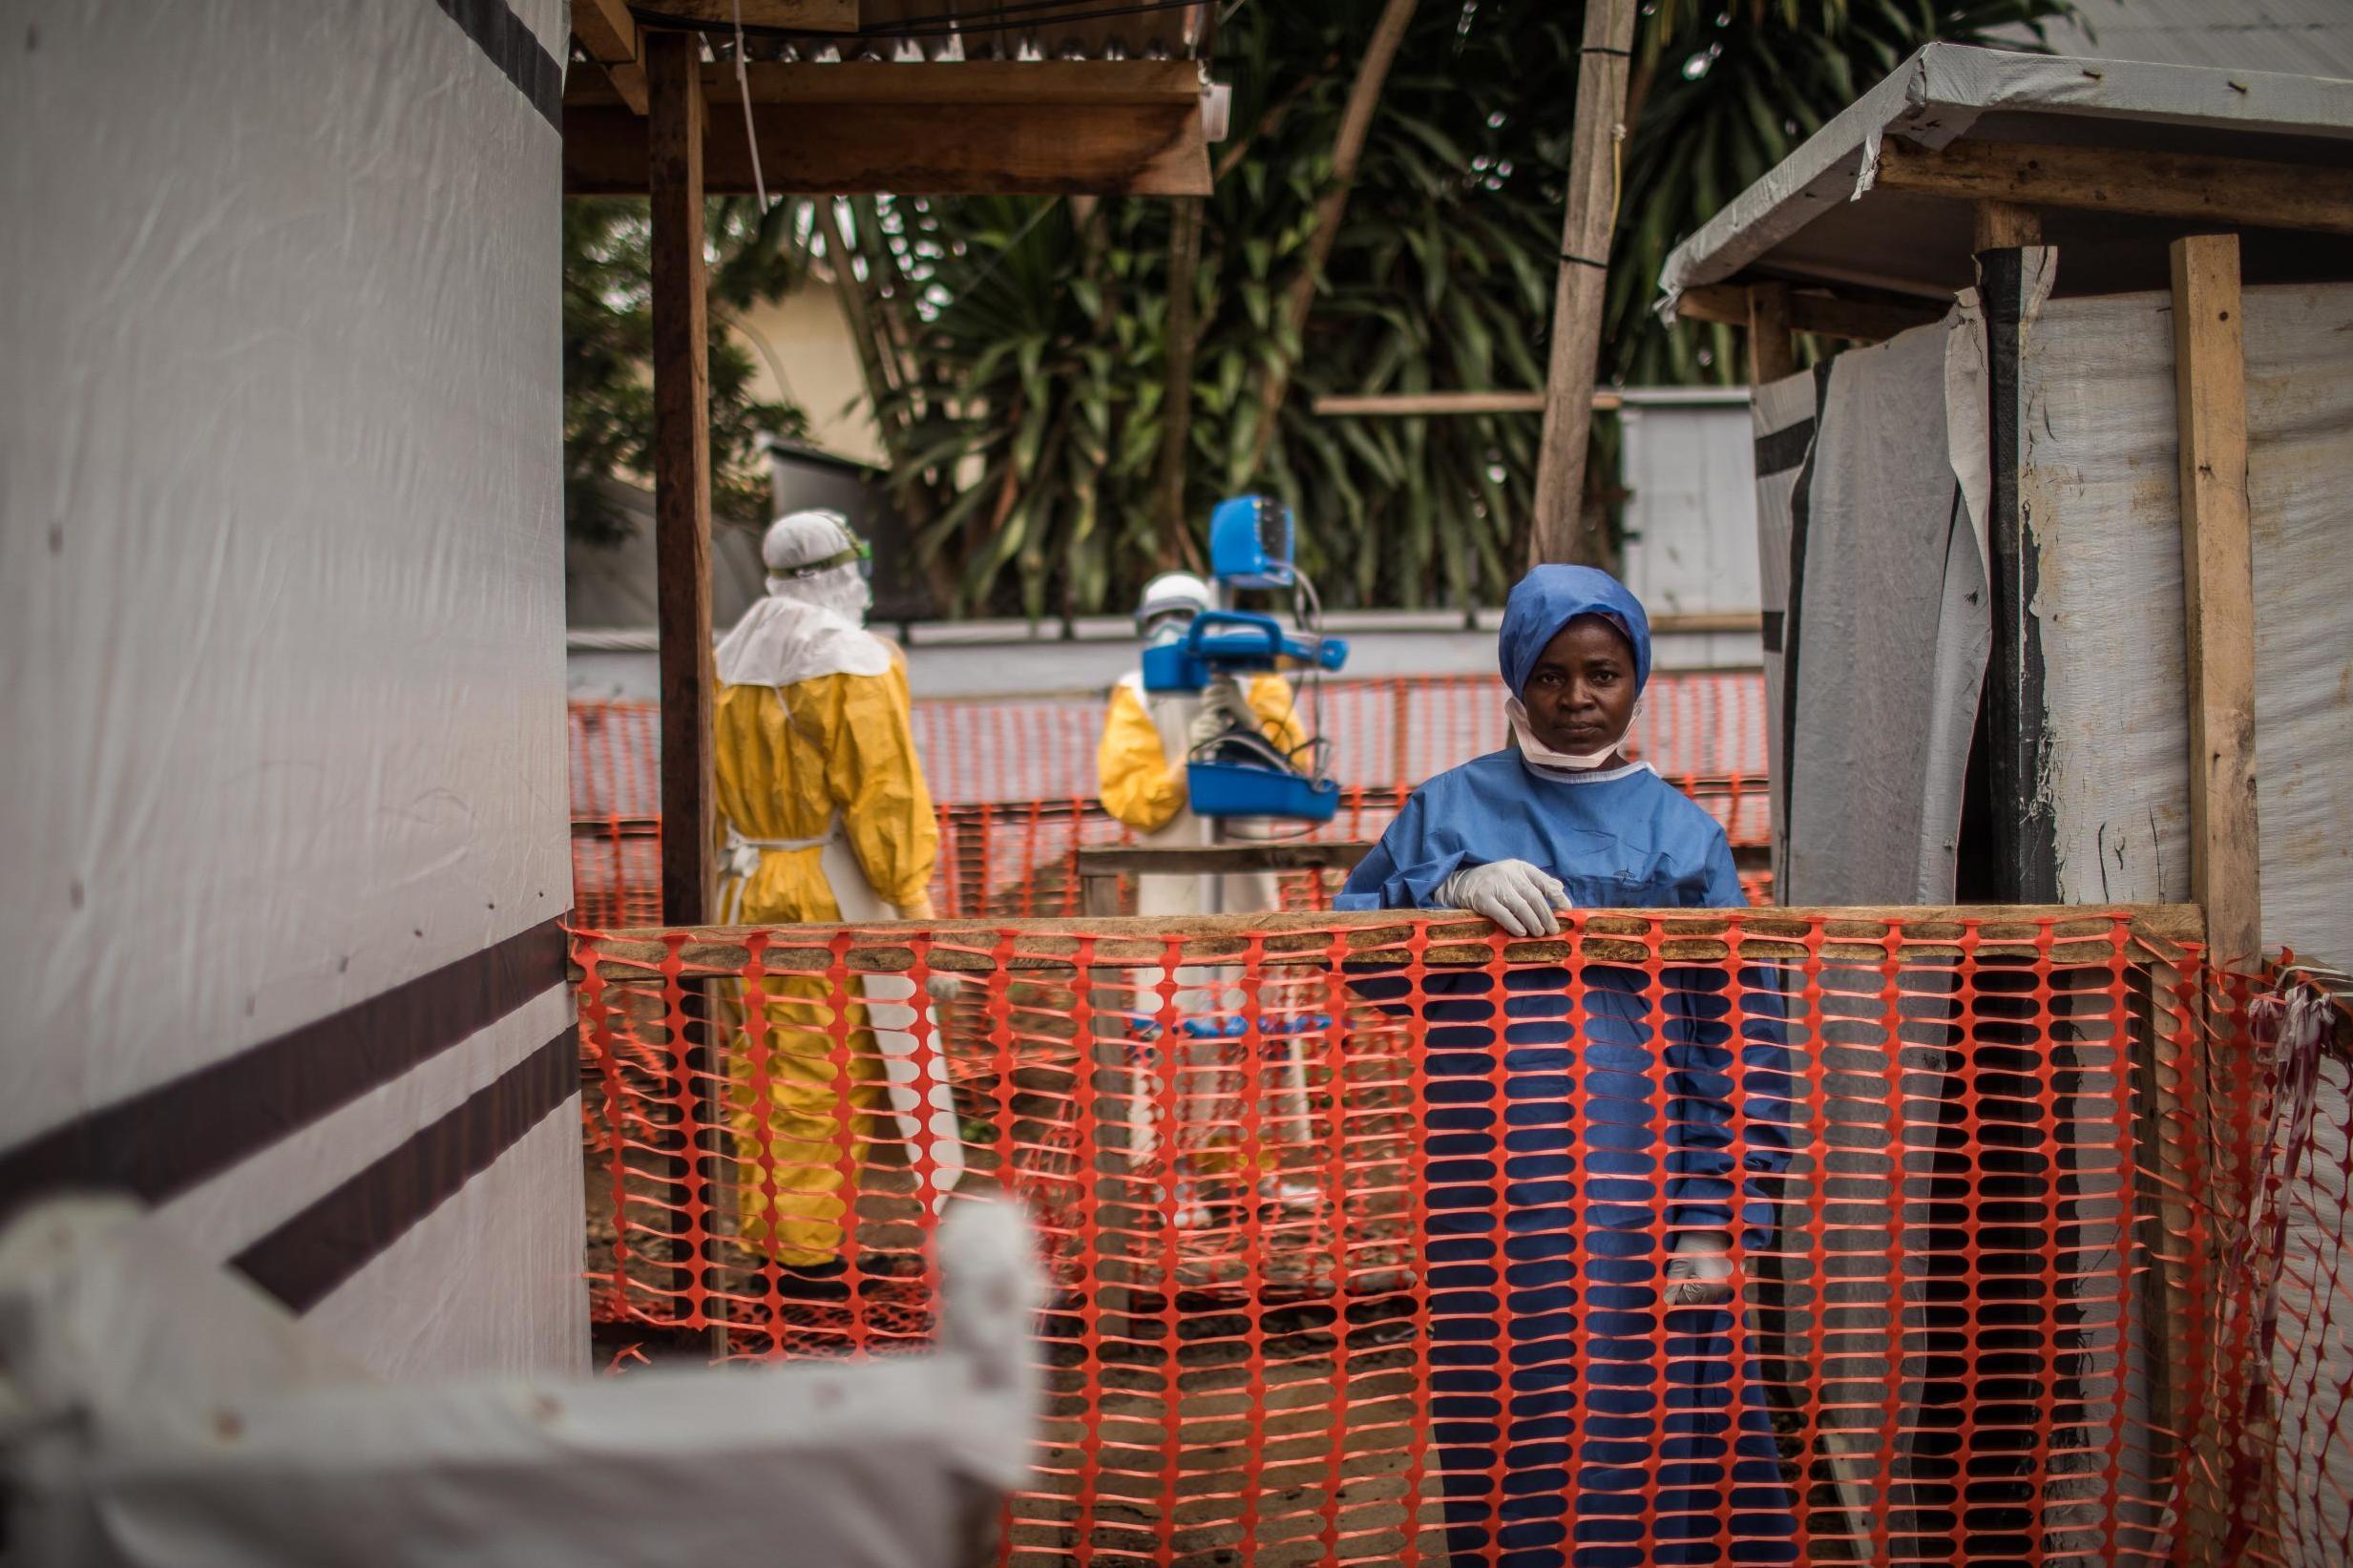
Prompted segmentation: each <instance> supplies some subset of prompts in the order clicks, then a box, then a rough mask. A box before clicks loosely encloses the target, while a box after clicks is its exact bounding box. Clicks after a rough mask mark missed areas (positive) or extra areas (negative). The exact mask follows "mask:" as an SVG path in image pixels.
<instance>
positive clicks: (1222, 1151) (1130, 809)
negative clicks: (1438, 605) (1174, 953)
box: [1095, 674, 1307, 1223]
mask: <svg viewBox="0 0 2353 1568" xmlns="http://www.w3.org/2000/svg"><path fill="white" fill-rule="evenodd" d="M1245 696H1246V699H1247V700H1248V701H1249V703H1250V711H1251V712H1252V713H1253V714H1255V715H1257V717H1258V727H1259V729H1260V731H1261V732H1262V733H1263V734H1264V735H1265V736H1266V738H1267V739H1268V740H1269V741H1270V742H1272V743H1273V744H1274V745H1275V746H1276V747H1277V748H1279V749H1280V750H1281V751H1282V752H1283V754H1284V755H1285V756H1287V757H1288V756H1293V755H1295V754H1296V753H1297V751H1298V749H1299V748H1300V747H1301V746H1303V745H1305V744H1306V742H1307V731H1306V729H1305V727H1304V726H1303V725H1302V724H1301V723H1300V721H1299V715H1298V711H1297V707H1296V704H1295V703H1294V701H1293V699H1292V689H1291V683H1290V682H1289V681H1287V680H1285V679H1283V678H1282V677H1281V676H1279V675H1272V674H1269V675H1262V676H1259V677H1258V678H1257V679H1254V680H1252V681H1251V682H1250V688H1249V690H1248V692H1247V693H1246V694H1245ZM1201 707H1202V699H1201V698H1199V697H1198V696H1195V695H1192V694H1188V693H1163V694H1161V695H1158V696H1151V695H1148V694H1146V693H1145V690H1144V681H1143V678H1142V676H1141V675H1138V674H1130V675H1129V676H1128V677H1127V678H1126V679H1123V680H1122V681H1121V682H1120V683H1119V684H1118V685H1116V686H1114V687H1113V688H1112V689H1111V711H1110V712H1109V713H1108V714H1107V715H1106V716H1105V718H1104V720H1103V743H1102V744H1101V745H1100V746H1099V747H1098V748H1097V750H1096V754H1095V770H1096V782H1097V785H1098V787H1099V788H1100V790H1101V791H1102V799H1103V809H1105V810H1106V811H1108V812H1110V813H1111V815H1112V816H1114V817H1116V818H1118V819H1119V820H1120V821H1121V822H1123V823H1124V824H1126V825H1127V826H1129V827H1131V828H1133V829H1135V831H1136V832H1137V833H1138V834H1139V835H1141V836H1142V838H1143V840H1144V842H1145V844H1147V845H1150V846H1153V847H1202V846H1206V845H1208V844H1209V843H1210V842H1212V837H1213V835H1212V834H1211V832H1210V830H1209V828H1210V825H1209V824H1208V823H1207V822H1205V821H1202V820H1200V819H1198V818H1195V817H1194V816H1193V815H1192V813H1191V812H1189V811H1188V810H1187V809H1186V805H1187V802H1186V791H1185V736H1186V734H1187V731H1188V729H1189V728H1190V726H1191V723H1192V720H1193V718H1194V716H1195V715H1197V714H1199V713H1200V711H1201ZM1231 826H1243V825H1239V824H1236V825H1231ZM1238 836H1240V837H1242V838H1245V839H1247V838H1249V837H1250V836H1252V835H1251V834H1250V832H1249V831H1248V829H1247V828H1245V829H1244V831H1242V832H1241V833H1240V834H1239V835H1238ZM1275 893H1276V889H1275V881H1274V878H1273V877H1272V876H1271V875H1268V874H1267V873H1265V872H1243V873H1238V874H1234V875H1228V876H1147V877H1140V878H1138V879H1137V886H1136V912H1137V913H1139V914H1142V915H1147V916H1173V915H1190V914H1205V913H1208V912H1210V911H1211V910H1213V909H1215V910H1222V911H1224V912H1227V913H1231V914H1240V913H1246V912H1250V911H1254V910H1263V909H1273V908H1274V907H1275V903H1276V897H1275ZM1162 978H1163V976H1162V973H1161V972H1160V971H1159V970H1157V969H1143V970H1139V971H1137V972H1136V1001H1135V1007H1136V1011H1137V1012H1138V1014H1141V1015H1144V1016H1146V1017H1151V1016H1155V1015H1157V1014H1159V1013H1160V1011H1161V1010H1162V1008H1163V1007H1164V1006H1173V1007H1174V1008H1175V1009H1176V1011H1177V1012H1178V1013H1180V1014H1187V1015H1192V1014H1229V1013H1232V1012H1234V1011H1237V1010H1239V1009H1240V1008H1241V1007H1242V1006H1243V1005H1244V998H1243V993H1241V992H1240V991H1239V990H1237V989H1235V983H1236V981H1237V980H1238V978H1239V972H1238V971H1236V970H1234V969H1232V968H1231V967H1230V966H1216V965H1208V966H1203V965H1182V966H1180V967H1179V968H1178V969H1177V971H1176V973H1175V975H1174V976H1173V978H1174V980H1175V983H1176V990H1175V992H1174V994H1173V996H1171V997H1167V998H1164V997H1163V995H1162V994H1161V982H1162ZM1227 1049H1228V1045H1227V1042H1225V1041H1223V1040H1209V1041H1197V1042H1193V1043H1191V1044H1189V1045H1184V1046H1180V1047H1178V1049H1177V1053H1176V1056H1175V1057H1174V1058H1173V1060H1172V1069H1173V1070H1174V1071H1175V1072H1176V1073H1177V1076H1178V1095H1177V1098H1178V1101H1179V1108H1178V1117H1177V1119H1178V1122H1179V1131H1178V1133H1177V1142H1178V1144H1179V1146H1180V1150H1181V1153H1182V1156H1183V1159H1182V1160H1181V1166H1182V1175H1181V1179H1180V1180H1181V1184H1183V1185H1185V1186H1186V1187H1187V1191H1188V1192H1189V1190H1190V1183H1191V1182H1192V1181H1194V1180H1195V1179H1196V1178H1205V1179H1210V1180H1215V1179H1218V1178H1230V1177H1233V1176H1234V1175H1236V1174H1237V1173H1238V1172H1239V1171H1240V1169H1241V1161H1240V1158H1239V1152H1238V1150H1236V1149H1235V1148H1234V1147H1233V1145H1234V1144H1235V1143H1236V1142H1238V1141H1239V1139H1240V1137H1241V1133H1240V1121H1239V1113H1238V1109H1237V1105H1238V1101H1236V1100H1235V1099H1234V1098H1233V1096H1232V1095H1231V1094H1221V1093H1217V1092H1215V1091H1214V1090H1213V1089H1212V1088H1211V1087H1210V1086H1212V1085H1216V1084H1220V1083H1226V1082H1229V1081H1231V1082H1238V1081H1239V1080H1240V1079H1241V1077H1242V1076H1243V1075H1242V1074H1241V1073H1240V1072H1238V1071H1234V1070H1232V1069H1231V1065H1230V1064H1229V1063H1228V1062H1227V1061H1226V1052H1227ZM1157 1101H1158V1092H1157V1091H1149V1092H1146V1093H1145V1095H1144V1098H1143V1100H1142V1103H1141V1104H1140V1105H1139V1106H1138V1107H1137V1109H1136V1113H1135V1115H1136V1117H1137V1119H1138V1120H1139V1121H1140V1122H1141V1124H1142V1125H1141V1126H1140V1127H1139V1129H1138V1131H1137V1133H1136V1135H1135V1136H1136V1139H1137V1141H1136V1143H1135V1144H1134V1145H1133V1147H1134V1149H1135V1152H1136V1155H1137V1158H1139V1159H1143V1158H1148V1157H1149V1156H1150V1154H1151V1153H1152V1151H1153V1150H1154V1149H1155V1148H1156V1147H1157V1146H1158V1141H1159V1139H1160V1137H1161V1136H1162V1134H1161V1132H1160V1130H1159V1129H1158V1128H1157V1126H1156V1125H1155V1123H1156V1121H1157V1119H1158V1111H1157ZM1196 1206H1197V1205H1196V1204H1195V1203H1194V1202H1193V1200H1192V1198H1191V1197H1189V1196H1187V1197H1182V1198H1180V1200H1179V1203H1178V1211H1179V1215H1180V1218H1181V1220H1182V1219H1183V1217H1184V1216H1186V1215H1188V1214H1190V1213H1191V1212H1192V1211H1193V1210H1194V1209H1195V1208H1196ZM1184 1223H1191V1222H1190V1221H1189V1220H1186V1221H1184Z"/></svg>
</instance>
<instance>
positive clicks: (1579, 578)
mask: <svg viewBox="0 0 2353 1568" xmlns="http://www.w3.org/2000/svg"><path fill="white" fill-rule="evenodd" d="M1579 616H1601V617H1604V618H1606V619H1607V620H1608V621H1609V622H1610V624H1611V625H1613V626H1615V627H1617V629H1618V630H1619V631H1621V632H1623V633H1625V634H1626V640H1627V641H1628V643H1630V644H1632V646H1633V649H1634V690H1636V691H1637V692H1639V691H1641V690H1642V688H1643V687H1644V686H1646V685H1648V684H1649V681H1650V617H1648V616H1646V615H1644V614H1643V613H1642V600H1640V599H1638V598H1636V597H1635V596H1633V595H1632V594H1631V593H1630V592H1628V589H1627V586H1626V584H1624V583H1622V582H1620V581H1619V580H1618V579H1617V578H1615V577H1613V576H1611V575H1609V574H1608V573H1607V572H1603V571H1598V570H1596V569H1595V568H1593V567H1590V566H1540V567H1537V568H1535V569H1534V570H1533V571H1531V572H1529V573H1528V575H1526V576H1524V577H1522V578H1521V579H1520V581H1519V582H1518V583H1517V584H1515V585H1514V586H1513V588H1512V591H1511V597H1510V598H1508V599H1506V600H1504V602H1503V630H1502V635H1501V636H1499V637H1498V638H1496V657H1497V660H1498V662H1500V663H1501V664H1502V667H1503V684H1504V685H1506V686H1508V687H1510V688H1511V694H1512V695H1513V696H1514V697H1517V696H1519V695H1520V693H1521V690H1522V688H1523V687H1524V686H1526V685H1527V683H1528V677H1529V676H1530V675H1532V674H1533V673H1535V669H1536V660H1537V659H1539V658H1541V657H1542V656H1543V654H1544V644H1546V643H1547V642H1550V641H1551V640H1552V639H1553V638H1556V637H1558V636H1560V633H1561V628H1562V627H1564V626H1565V625H1567V624H1568V623H1569V622H1570V621H1572V620H1575V619H1576V618H1577V617H1579Z"/></svg>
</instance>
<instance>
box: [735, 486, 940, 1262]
mask: <svg viewBox="0 0 2353 1568" xmlns="http://www.w3.org/2000/svg"><path fill="white" fill-rule="evenodd" d="M761 555H762V558H763V559H764V560H765V561H766V563H767V569H768V577H767V586H768V592H767V596H766V597H764V598H762V599H761V600H760V601H759V602H758V603H756V604H754V605H753V606H752V607H751V608H750V609H749V610H748V611H746V613H745V616H744V618H743V619H742V620H741V621H739V622H738V623H737V624H736V626H735V629H734V630H733V631H731V632H729V633H728V634H727V636H726V637H725V639H723V640H722V641H721V643H720V644H719V649H718V655H717V674H718V678H719V692H718V699H717V701H716V702H715V704H714V719H715V728H716V731H717V734H716V737H715V739H716V742H717V743H716V745H715V747H714V762H715V764H716V771H717V774H718V779H717V784H718V791H717V793H718V805H719V816H720V821H721V826H722V828H723V830H724V831H725V835H726V841H727V860H726V873H725V877H724V878H723V880H722V882H721V885H720V899H719V917H720V919H721V920H722V921H723V922H725V923H726V924H729V925H777V924H784V923H788V922H798V921H809V922H821V923H822V922H834V921H840V922H847V923H860V922H867V921H881V920H891V919H909V920H928V919H930V918H932V917H933V909H932V901H931V894H930V892H929V888H930V884H931V879H932V862H933V859H934V857H935V854H936V853H937V850H938V837H939V830H938V826H937V824H936V822H935V819H934V816H933V812H932V796H931V791H930V790H929V789H928V788H927V787H926V786H925V784H924V782H923V772H922V769H921V767H920V766H919V765H918V763H917V759H916V757H915V746H914V732H913V729H912V726H911V724H910V721H909V704H908V693H907V674H906V670H905V668H904V665H903V662H902V659H901V657H900V656H899V654H898V651H897V650H896V649H895V648H893V646H892V645H891V644H889V643H887V642H885V641H883V640H882V639H881V638H877V637H875V636H874V635H873V634H872V633H871V632H869V631H867V630H866V629H865V617H866V610H867V606H868V604H869V603H870V602H871V600H870V596H869V594H868V591H867V586H866V570H867V568H866V547H865V546H864V544H863V543H862V542H861V541H860V540H859V539H858V538H857V536H856V535H855V534H854V533H851V530H850V527H849V524H848V522H847V521H846V520H845V519H844V518H842V517H841V516H840V515H839V514H838V513H835V512H794V513H791V514H790V515H788V516H785V517H782V518H779V519H778V520H777V521H776V523H775V524H774V525H773V526H772V527H770V528H769V530H768V532H767V537H766V539H765V540H764V541H763V542H762V546H761ZM852 986H853V987H854V988H855V989H856V990H857V991H858V993H860V995H861V997H862V998H863V999H862V1000H860V1001H856V1002H850V1003H848V1004H847V1005H846V1006H845V1007H844V1011H845V1013H846V1014H847V1016H846V1018H841V1019H837V1018H836V1017H835V1016H834V1013H833V1007H834V1005H835V1004H836V1001H837V1000H838V998H836V997H835V996H834V995H833V993H832V992H831V990H830V987H829V984H828V982H826V981H824V980H820V979H801V978H792V979H769V980H767V981H764V982H763V991H762V995H761V997H760V998H758V999H757V1005H758V1007H759V1020H764V1021H765V1027H762V1025H761V1023H760V1021H758V1020H754V1019H753V1018H751V1017H750V1016H749V1015H748V1010H749V1007H750V1006H751V1005H752V1004H753V1000H754V999H752V998H746V1017H745V1019H744V1033H743V1035H742V1037H741V1038H740V1039H739V1040H738V1041H737V1042H736V1048H735V1049H734V1050H732V1051H731V1052H730V1053H729V1073H730V1077H731V1078H732V1082H731V1084H730V1087H729V1091H728V1097H729V1105H730V1113H729V1120H730V1123H731V1125H732V1127H733V1130H734V1134H735V1142H736V1155H737V1160H738V1161H739V1164H738V1179H739V1191H740V1193H741V1200H740V1206H741V1211H742V1217H743V1234H744V1240H745V1241H746V1243H747V1244H751V1245H753V1246H756V1247H759V1248H761V1249H762V1250H765V1251H767V1252H769V1253H771V1254H772V1255H773V1256H775V1257H776V1258H777V1260H778V1261H779V1262H781V1263H783V1264H784V1265H787V1266H788V1268H790V1269H792V1270H794V1271H795V1272H796V1273H800V1274H803V1275H807V1276H813V1277H817V1278H823V1277H825V1276H828V1275H830V1274H834V1273H838V1272H839V1270H840V1267H841V1265H842V1263H843V1261H844V1248H845V1244H846V1221H847V1218H848V1211H849V1207H850V1204H851V1202H854V1201H855V1194H856V1191H857V1188H858V1186H859V1181H860V1177H861V1174H862V1172H863V1170H864V1168H865V1166H866V1163H867V1157H868V1154H869V1152H870V1150H871V1148H872V1144H873V1143H874V1142H875V1141H876V1140H877V1139H882V1138H886V1137H889V1136H891V1134H890V1132H889V1131H888V1130H887V1129H888V1128H889V1125H890V1120H891V1118H890V1116H889V1115H888V1114H887V1113H888V1112H891V1111H895V1113H896V1118H897V1121H898V1130H899V1132H900V1133H901V1134H902V1135H903V1136H906V1137H909V1138H911V1139H916V1140H918V1142H919V1143H920V1145H921V1146H920V1150H919V1152H920V1154H921V1155H923V1156H926V1157H928V1160H925V1159H918V1160H915V1161H914V1163H916V1164H917V1166H918V1168H919V1169H921V1168H925V1167H926V1165H927V1164H928V1166H929V1168H931V1169H932V1170H933V1171H934V1172H935V1181H934V1185H935V1188H936V1189H938V1190H939V1191H942V1192H944V1190H945V1188H946V1187H947V1186H950V1185H952V1184H953V1183H954V1181H955V1178H956V1175H957V1174H958V1173H959V1172H960V1171H961V1169H962V1145H961V1143H960V1142H959V1141H958V1139H957V1136H956V1119H955V1114H954V1110H953V1102H952V1101H951V1100H950V1099H949V1098H948V1094H947V1086H946V1079H945V1074H944V1071H941V1070H940V1067H939V1063H938V1059H937V1045H936V1038H937V1037H936V1035H933V1036H932V1038H933V1041H934V1044H933V1047H932V1054H931V1061H930V1065H931V1067H932V1068H933V1072H932V1073H931V1074H930V1075H928V1077H929V1079H930V1081H929V1082H928V1083H925V1084H918V1082H917V1079H918V1077H926V1075H922V1074H920V1073H919V1071H918V1068H919V1066H920V1065H922V1064H920V1063H918V1061H917V1060H916V1059H915V1058H916V1057H918V1056H921V1055H922V1053H921V1052H920V1051H919V1050H918V1048H917V1034H916V1028H917V1024H918V1011H917V1010H918V1008H920V1007H921V1006H922V1000H921V999H920V998H917V997H915V995H914V986H913V985H912V984H911V983H909V982H907V981H906V980H904V979H900V978H897V977H894V976H885V975H874V976H863V977H860V978H859V979H857V980H855V981H853V982H852ZM910 1004H913V1005H910ZM845 1026H846V1039H847V1046H848V1050H847V1058H848V1059H847V1061H846V1062H844V1063H841V1064H839V1065H837V1064H836V1063H835V1061H834V1060H833V1056H834V1053H835V1049H836V1038H835V1035H834V1031H835V1030H836V1029H838V1028H844V1027H845ZM764 1102H765V1103H764ZM926 1103H928V1104H929V1105H930V1108H931V1112H932V1114H931V1116H930V1117H929V1119H928V1130H929V1133H930V1138H929V1139H928V1141H925V1140H923V1134H924V1131H925V1127H924V1126H923V1125H922V1124H921V1121H922V1119H920V1118H919V1116H918V1108H919V1107H920V1106H922V1105H924V1104H926ZM764 1122H765V1126H766V1132H765V1137H764V1135H763V1130H762V1129H763V1123H764ZM845 1183H847V1184H848V1186H849V1188H850V1192H849V1194H848V1195H845V1192H844V1187H845Z"/></svg>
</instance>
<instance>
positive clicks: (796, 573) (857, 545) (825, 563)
mask: <svg viewBox="0 0 2353 1568" xmlns="http://www.w3.org/2000/svg"><path fill="white" fill-rule="evenodd" d="M853 564H854V565H855V566H856V567H857V569H858V575H859V576H861V577H865V578H867V579H868V580H869V581H872V578H873V575H874V547H873V546H872V545H871V544H868V543H867V542H866V541H865V540H864V539H852V540H851V542H850V544H849V545H848V546H846V547H845V548H843V549H841V550H837V551H835V552H834V553H833V554H830V555H828V556H826V557H825V558H824V559H822V560H814V561H808V562H804V563H803V564H802V565H799V566H794V567H788V568H787V569H786V570H784V571H782V572H779V573H777V574H776V575H778V576H780V577H813V576H816V575H819V574H820V573H825V572H830V571H832V570H833V569H834V568H835V567H837V566H850V565H853Z"/></svg>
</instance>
